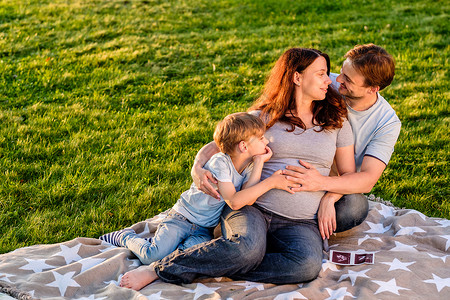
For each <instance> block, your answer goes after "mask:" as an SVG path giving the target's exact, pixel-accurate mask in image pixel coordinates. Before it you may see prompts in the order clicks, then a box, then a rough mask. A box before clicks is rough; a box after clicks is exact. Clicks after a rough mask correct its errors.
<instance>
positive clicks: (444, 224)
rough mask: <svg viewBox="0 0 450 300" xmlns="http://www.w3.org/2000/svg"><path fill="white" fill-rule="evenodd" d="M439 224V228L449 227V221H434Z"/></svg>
mask: <svg viewBox="0 0 450 300" xmlns="http://www.w3.org/2000/svg"><path fill="white" fill-rule="evenodd" d="M434 221H436V222H438V223H439V224H441V227H449V226H450V220H446V219H442V220H434Z"/></svg>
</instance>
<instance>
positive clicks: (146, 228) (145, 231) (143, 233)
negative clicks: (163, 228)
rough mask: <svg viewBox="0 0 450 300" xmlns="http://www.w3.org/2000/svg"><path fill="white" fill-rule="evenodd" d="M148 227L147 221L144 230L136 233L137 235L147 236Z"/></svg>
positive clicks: (148, 234)
mask: <svg viewBox="0 0 450 300" xmlns="http://www.w3.org/2000/svg"><path fill="white" fill-rule="evenodd" d="M149 236H150V228H149V227H148V222H145V226H144V231H142V232H141V233H139V234H138V237H149Z"/></svg>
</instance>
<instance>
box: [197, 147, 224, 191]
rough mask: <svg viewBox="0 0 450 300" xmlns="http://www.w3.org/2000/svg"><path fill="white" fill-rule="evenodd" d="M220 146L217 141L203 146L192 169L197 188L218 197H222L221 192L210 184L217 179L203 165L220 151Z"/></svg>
mask: <svg viewBox="0 0 450 300" xmlns="http://www.w3.org/2000/svg"><path fill="white" fill-rule="evenodd" d="M219 152H220V151H219V148H218V147H217V145H216V143H215V142H210V143H209V144H206V145H205V146H203V147H202V148H201V149H200V151H198V153H197V155H196V156H195V160H194V165H193V166H192V169H191V176H192V180H193V181H194V184H195V185H196V186H197V188H198V189H199V190H200V191H202V192H203V193H205V194H208V195H210V196H211V197H214V198H216V199H220V195H219V193H218V192H217V191H216V189H215V188H214V187H213V186H212V185H211V184H210V182H213V183H215V184H217V180H216V179H215V178H214V177H213V175H212V174H211V172H210V171H208V170H205V169H203V166H204V165H205V164H206V163H207V162H208V160H209V159H210V158H211V157H212V156H213V155H214V154H216V153H219Z"/></svg>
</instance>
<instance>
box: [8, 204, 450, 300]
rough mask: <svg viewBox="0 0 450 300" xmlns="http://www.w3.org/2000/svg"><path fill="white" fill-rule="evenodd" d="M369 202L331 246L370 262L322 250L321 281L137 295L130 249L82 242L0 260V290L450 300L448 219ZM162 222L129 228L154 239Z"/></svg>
mask: <svg viewBox="0 0 450 300" xmlns="http://www.w3.org/2000/svg"><path fill="white" fill-rule="evenodd" d="M369 199H370V198H369ZM372 200H373V199H372ZM369 202H370V211H369V215H368V217H367V219H366V220H365V221H364V222H363V223H362V224H361V225H360V226H358V227H356V228H354V229H352V230H349V231H347V232H344V233H339V234H336V235H334V236H333V237H332V238H330V240H329V245H330V248H331V249H332V250H342V251H346V250H352V251H355V250H363V251H366V252H375V261H374V264H363V265H354V266H341V265H336V264H334V263H331V262H330V261H329V258H328V255H327V253H325V252H324V259H323V264H322V270H321V272H320V274H319V277H318V278H317V279H315V280H313V281H312V282H309V283H300V284H286V285H274V284H263V283H257V282H248V281H232V280H230V279H229V278H201V279H198V280H196V281H195V282H194V283H192V284H185V285H174V284H168V283H164V282H162V281H160V280H157V281H156V282H154V283H152V284H150V285H148V286H146V287H145V288H143V289H142V290H140V291H138V292H136V291H132V290H129V289H126V288H121V287H119V286H118V282H119V281H120V279H121V276H122V275H123V274H124V273H125V272H127V271H129V270H132V269H134V268H137V267H138V266H139V265H140V262H139V260H138V259H137V258H136V257H135V256H134V255H133V254H132V253H131V252H130V251H129V250H127V249H125V248H120V247H114V246H111V245H110V244H107V243H105V242H102V241H100V240H98V239H93V238H83V237H80V238H76V239H74V240H71V241H67V242H64V243H60V244H53V245H35V246H31V247H26V248H20V249H17V250H15V251H12V252H10V253H6V254H2V255H0V292H3V293H6V294H8V295H11V296H12V297H14V298H17V299H235V300H237V299H352V298H358V299H429V300H431V299H450V296H449V295H450V258H449V256H450V255H449V247H450V221H449V220H446V219H438V218H429V217H427V216H425V215H423V214H422V213H420V212H418V211H415V210H410V209H398V208H394V207H392V206H388V205H385V204H383V203H380V202H375V201H369ZM163 217H164V213H162V214H160V215H157V216H155V217H153V218H151V219H148V220H146V221H143V222H139V223H137V224H134V225H133V226H132V228H133V229H135V230H136V232H137V233H139V234H140V235H141V236H142V237H148V236H151V235H152V234H153V233H154V231H155V229H156V227H157V225H158V223H159V222H160V221H161V219H162V218H163ZM274 267H276V266H274Z"/></svg>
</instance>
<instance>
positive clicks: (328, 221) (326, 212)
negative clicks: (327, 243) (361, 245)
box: [317, 194, 336, 239]
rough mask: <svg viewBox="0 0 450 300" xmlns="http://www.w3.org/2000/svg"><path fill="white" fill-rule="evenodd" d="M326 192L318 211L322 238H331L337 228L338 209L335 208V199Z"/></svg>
mask: <svg viewBox="0 0 450 300" xmlns="http://www.w3.org/2000/svg"><path fill="white" fill-rule="evenodd" d="M327 195H328V194H325V195H324V196H323V197H322V199H321V201H320V205H319V210H318V211H317V219H318V222H319V231H320V235H321V236H322V239H325V238H327V239H328V238H330V236H331V235H332V234H333V232H334V231H335V230H336V209H335V208H334V203H335V199H333V197H328V196H327Z"/></svg>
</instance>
